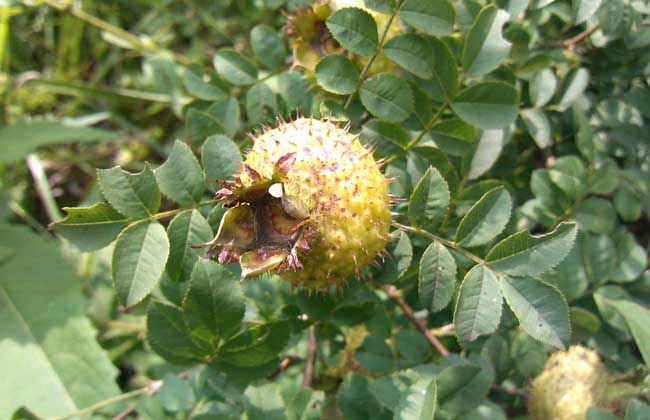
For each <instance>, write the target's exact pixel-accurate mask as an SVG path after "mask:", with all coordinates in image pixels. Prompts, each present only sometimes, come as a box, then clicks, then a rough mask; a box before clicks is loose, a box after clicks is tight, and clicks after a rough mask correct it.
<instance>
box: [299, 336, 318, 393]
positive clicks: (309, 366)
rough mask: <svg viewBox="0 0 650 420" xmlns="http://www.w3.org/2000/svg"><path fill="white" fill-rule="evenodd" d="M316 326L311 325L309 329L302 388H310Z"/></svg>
mask: <svg viewBox="0 0 650 420" xmlns="http://www.w3.org/2000/svg"><path fill="white" fill-rule="evenodd" d="M317 346H318V343H317V342H316V326H315V325H314V324H312V325H311V326H310V327H309V345H308V347H307V361H306V362H305V377H304V378H303V381H302V387H303V388H311V384H312V381H313V379H314V360H316V349H317Z"/></svg>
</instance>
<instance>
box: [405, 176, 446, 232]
mask: <svg viewBox="0 0 650 420" xmlns="http://www.w3.org/2000/svg"><path fill="white" fill-rule="evenodd" d="M449 199H450V194H449V187H448V186H447V182H446V181H445V179H444V178H443V177H442V175H441V174H440V171H438V170H437V169H436V168H434V167H432V166H430V167H429V168H428V169H427V171H426V172H425V173H424V175H422V178H421V179H420V180H419V181H418V183H417V185H416V186H415V188H414V189H413V193H412V194H411V197H410V198H409V209H408V217H409V220H410V221H411V223H412V224H413V225H415V226H420V227H422V228H424V229H425V230H432V229H433V228H434V227H435V226H437V225H439V224H440V223H441V222H442V219H443V217H444V216H445V215H446V214H447V211H448V209H449Z"/></svg>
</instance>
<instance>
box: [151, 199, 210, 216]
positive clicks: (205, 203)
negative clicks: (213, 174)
mask: <svg viewBox="0 0 650 420" xmlns="http://www.w3.org/2000/svg"><path fill="white" fill-rule="evenodd" d="M219 202H220V201H219V200H206V201H201V202H199V203H196V204H195V205H193V206H192V207H190V208H192V209H196V208H199V207H203V206H210V205H213V204H217V203H219ZM185 210H188V209H187V208H180V209H174V210H168V211H163V212H161V213H156V214H153V215H151V217H149V220H159V219H165V218H167V217H172V216H175V215H177V214H178V213H180V212H182V211H185Z"/></svg>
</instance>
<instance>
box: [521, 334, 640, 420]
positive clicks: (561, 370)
mask: <svg viewBox="0 0 650 420" xmlns="http://www.w3.org/2000/svg"><path fill="white" fill-rule="evenodd" d="M636 393H637V390H636V388H635V387H634V386H632V385H631V384H628V383H623V382H615V381H614V380H613V378H612V377H611V376H610V374H609V372H608V371H607V368H606V367H605V365H604V364H603V362H601V360H600V358H599V357H598V354H597V353H596V352H594V351H593V350H590V349H588V348H585V347H582V346H572V347H570V348H569V350H567V351H558V352H555V353H553V354H552V355H551V357H549V358H548V360H547V361H546V364H545V365H544V370H543V371H542V373H540V374H539V375H538V376H537V377H536V378H535V379H534V380H533V382H532V384H531V391H530V400H529V405H528V410H529V413H530V416H531V418H532V419H533V420H584V418H585V415H586V413H587V410H588V409H589V407H598V408H601V409H603V410H609V411H616V410H617V409H619V408H620V407H621V406H623V403H622V400H624V399H625V398H629V397H631V396H634V395H635V394H636Z"/></svg>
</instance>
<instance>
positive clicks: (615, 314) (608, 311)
mask: <svg viewBox="0 0 650 420" xmlns="http://www.w3.org/2000/svg"><path fill="white" fill-rule="evenodd" d="M592 297H593V300H594V302H596V307H597V308H598V313H599V315H600V317H601V318H602V319H603V320H604V321H605V322H606V323H607V324H608V325H609V326H612V327H614V328H615V329H616V330H617V331H618V332H620V333H621V335H622V337H624V338H625V339H626V340H629V339H630V338H631V336H630V329H629V328H628V323H627V322H626V319H625V318H624V317H623V314H622V313H621V311H620V310H619V308H618V307H617V306H616V305H615V303H616V302H617V301H623V300H625V301H632V296H631V295H630V294H629V293H628V291H627V290H625V289H623V288H622V287H620V286H614V285H607V286H601V287H599V288H598V289H596V291H595V292H594V294H593V295H592Z"/></svg>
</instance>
